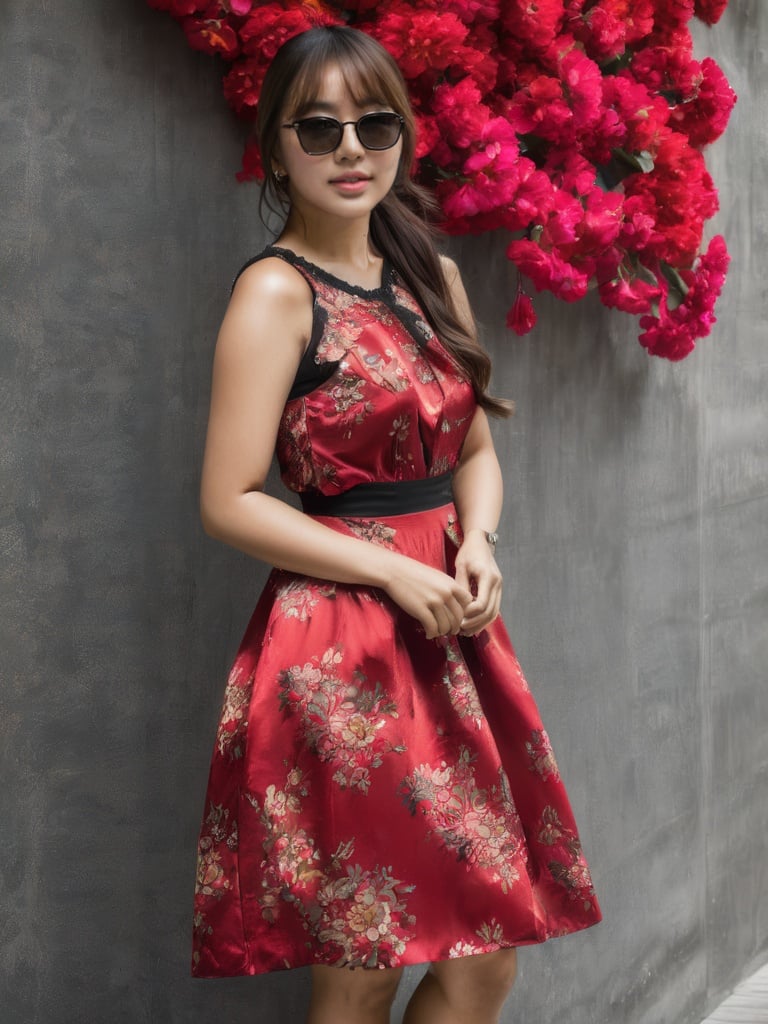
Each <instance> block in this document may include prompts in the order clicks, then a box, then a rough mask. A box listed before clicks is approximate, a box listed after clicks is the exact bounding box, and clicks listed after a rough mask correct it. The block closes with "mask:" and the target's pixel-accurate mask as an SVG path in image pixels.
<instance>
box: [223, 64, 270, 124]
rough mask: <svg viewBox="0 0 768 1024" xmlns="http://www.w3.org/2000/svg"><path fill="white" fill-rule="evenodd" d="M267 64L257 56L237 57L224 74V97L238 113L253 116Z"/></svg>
mask: <svg viewBox="0 0 768 1024" xmlns="http://www.w3.org/2000/svg"><path fill="white" fill-rule="evenodd" d="M266 73H267V64H266V62H265V61H262V60H259V59H258V58H257V57H242V56H241V57H238V58H237V60H236V61H234V62H233V64H232V67H231V68H230V69H229V71H228V72H227V74H226V75H225V76H224V97H225V99H226V100H227V103H229V105H230V107H232V109H233V110H234V111H236V112H237V113H238V114H241V115H244V116H250V117H254V116H255V111H256V105H257V103H258V102H259V93H260V92H261V84H262V82H263V81H264V75H265V74H266Z"/></svg>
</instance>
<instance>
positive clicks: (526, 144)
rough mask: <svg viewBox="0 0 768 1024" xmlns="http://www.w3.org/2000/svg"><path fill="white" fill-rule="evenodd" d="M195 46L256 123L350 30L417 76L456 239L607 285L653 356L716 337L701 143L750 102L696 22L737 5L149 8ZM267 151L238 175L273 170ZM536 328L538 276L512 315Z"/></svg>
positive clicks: (681, 352) (606, 295) (421, 157)
mask: <svg viewBox="0 0 768 1024" xmlns="http://www.w3.org/2000/svg"><path fill="white" fill-rule="evenodd" d="M148 3H149V4H150V5H151V6H152V7H155V8H158V9H160V10H165V11H168V12H169V13H170V14H171V15H173V17H175V18H176V19H177V20H178V21H179V22H180V23H181V25H182V27H183V29H184V31H185V33H186V35H187V39H188V40H189V43H190V45H191V46H193V47H195V48H196V49H201V50H204V51H206V52H209V53H212V54H219V55H220V56H221V57H223V58H224V59H225V60H227V61H229V62H230V63H231V68H230V70H229V72H228V73H227V75H226V76H225V79H224V93H225V96H226V98H227V101H228V102H229V103H230V105H231V106H232V107H233V109H234V110H236V111H237V112H238V113H239V114H241V115H242V116H244V117H247V118H253V116H254V114H255V109H256V105H257V103H258V99H259V91H260V88H261V83H262V81H263V78H264V74H265V72H266V69H267V67H268V65H269V63H270V61H271V60H272V58H273V56H274V55H275V53H276V52H277V50H278V48H279V47H280V46H281V45H282V43H283V42H285V41H286V40H287V39H289V38H291V37H292V36H294V35H296V34H298V33H299V32H302V31H304V30H306V29H307V28H310V27H312V26H315V25H330V24H352V25H355V26H356V27H357V28H361V29H363V30H364V31H366V32H368V33H369V34H370V35H372V36H374V37H375V38H376V39H378V40H379V41H380V42H381V43H382V45H384V46H385V47H386V48H387V49H388V50H389V51H390V53H392V54H393V56H394V57H395V59H396V60H397V61H398V63H399V65H400V67H401V69H402V71H403V74H404V75H405V77H406V79H407V81H408V84H409V88H410V92H411V97H412V100H413V105H414V109H415V111H416V116H417V123H418V128H419V138H418V147H417V159H418V166H417V169H416V173H417V176H418V179H419V180H420V181H421V182H422V184H425V185H428V186H430V187H432V188H433V189H434V191H435V192H436V194H437V197H438V199H439V201H440V204H441V208H442V210H443V214H444V227H445V228H446V230H447V231H449V232H451V233H455V234H461V233H468V232H472V233H477V232H482V231H488V230H492V229H498V228H506V229H507V230H508V231H509V232H511V233H513V236H514V237H513V239H512V240H511V241H510V242H509V244H508V246H507V255H508V256H509V258H510V259H511V260H512V261H513V262H514V263H515V264H516V266H517V268H518V271H519V272H520V273H521V274H523V275H526V276H527V277H529V278H530V279H531V281H532V283H533V285H534V286H535V288H536V289H538V290H539V291H540V290H542V289H546V290H549V291H551V292H553V293H554V294H555V295H557V296H559V297H560V298H562V299H565V300H566V301H568V302H574V301H576V300H578V299H580V298H582V297H583V296H584V295H585V294H586V292H587V290H588V288H590V287H596V288H597V290H598V293H599V295H600V297H601V299H602V301H603V303H604V304H605V305H606V306H609V307H612V308H616V309H620V310H623V311H625V312H628V313H633V314H639V315H640V316H641V317H642V319H641V321H640V325H641V327H642V328H643V332H644V333H643V334H642V335H641V337H640V341H641V344H643V345H644V346H645V347H646V348H647V349H648V351H649V352H651V353H653V354H654V355H662V356H666V357H667V358H669V359H681V358H682V357H683V356H685V355H687V354H688V353H689V352H690V351H691V350H692V349H693V347H694V345H695V341H696V339H697V338H700V337H704V336H705V335H707V334H709V332H710V329H711V325H712V323H714V321H715V318H714V315H713V308H714V302H715V299H716V298H717V296H718V295H719V293H720V290H721V289H722V285H723V281H724V280H725V272H726V268H727V265H728V253H727V250H726V247H725V243H724V241H723V240H722V238H719V237H718V238H716V239H714V240H713V241H712V243H711V244H710V246H709V249H708V250H707V252H706V253H705V254H704V255H699V252H700V249H701V244H702V237H703V229H704V223H705V222H706V220H707V219H708V218H710V217H712V215H713V214H714V213H715V211H716V210H717V192H716V190H715V187H714V185H713V182H712V179H711V177H710V176H709V174H708V173H707V170H706V167H705V164H704V159H703V157H702V154H701V148H702V147H703V146H706V145H708V144H709V143H711V142H713V141H714V140H715V139H717V138H718V137H719V136H720V135H721V134H722V132H723V131H724V129H725V127H726V124H727V122H728V118H729V115H730V112H731V109H732V108H733V104H734V103H735V101H736V96H735V94H734V92H733V90H732V89H731V87H730V86H729V84H728V81H727V79H726V77H725V75H724V74H723V72H722V71H721V69H720V68H719V67H718V65H717V63H716V62H715V61H714V60H712V59H711V58H705V59H704V60H703V61H701V62H699V61H697V60H695V59H694V57H693V46H692V41H691V35H690V31H689V28H688V25H689V22H690V20H691V19H692V18H693V17H694V16H697V17H699V18H701V19H702V20H703V21H705V22H706V23H707V24H710V25H712V24H715V23H716V22H717V21H718V19H719V18H720V17H721V15H722V13H723V11H724V10H725V8H726V6H727V0H503V2H502V0H419V2H417V0H391V2H387V3H376V2H374V0H272V2H264V0H148ZM262 174H263V172H262V168H261V166H260V163H259V159H258V151H257V147H256V146H255V145H249V146H247V147H246V152H245V156H244V161H243V169H242V170H241V171H240V172H239V174H238V178H239V179H240V180H246V179H251V178H255V177H261V176H262ZM535 322H536V314H535V311H534V309H533V303H532V302H531V299H530V298H529V296H528V295H527V294H526V292H525V290H524V288H523V286H522V283H518V290H517V294H516V298H515V301H514V304H513V306H512V308H511V309H510V312H509V315H508V317H507V324H508V326H509V327H510V328H511V329H512V330H514V331H516V332H517V333H518V334H523V333H525V332H526V331H528V330H530V329H531V327H532V326H533V325H534V323H535Z"/></svg>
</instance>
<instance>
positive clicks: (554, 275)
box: [507, 238, 589, 302]
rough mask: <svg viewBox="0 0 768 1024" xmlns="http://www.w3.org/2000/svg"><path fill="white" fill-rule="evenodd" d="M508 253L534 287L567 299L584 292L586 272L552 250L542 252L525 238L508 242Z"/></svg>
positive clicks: (571, 300)
mask: <svg viewBox="0 0 768 1024" xmlns="http://www.w3.org/2000/svg"><path fill="white" fill-rule="evenodd" d="M507 255H508V256H509V258H510V259H511V260H512V262H513V263H514V264H515V265H516V266H517V268H518V270H520V272H521V273H523V274H525V275H526V276H527V277H530V279H531V280H532V281H533V284H534V286H535V288H536V290H537V291H544V290H545V289H546V290H547V291H550V292H553V293H554V294H555V295H556V296H557V297H558V298H559V299H564V300H565V301H566V302H578V300H579V299H583V298H584V296H585V295H586V294H587V287H588V285H589V275H588V274H585V273H584V272H583V271H581V270H579V269H578V268H577V267H575V266H574V265H573V264H571V263H567V262H566V261H565V260H563V259H561V258H560V257H559V256H558V255H557V253H555V252H545V251H544V250H543V249H542V248H541V247H540V246H538V245H537V244H536V243H535V242H532V241H530V239H527V238H521V239H519V240H518V241H515V242H510V244H509V245H508V246H507Z"/></svg>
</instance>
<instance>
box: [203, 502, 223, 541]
mask: <svg viewBox="0 0 768 1024" xmlns="http://www.w3.org/2000/svg"><path fill="white" fill-rule="evenodd" d="M200 522H201V523H202V526H203V530H205V532H206V533H207V534H208V536H209V537H213V539H214V540H221V521H220V518H219V517H218V516H217V515H216V514H215V512H214V510H213V509H211V508H209V506H208V505H207V504H206V503H205V501H204V500H201V501H200Z"/></svg>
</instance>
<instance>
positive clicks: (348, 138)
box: [336, 121, 365, 160]
mask: <svg viewBox="0 0 768 1024" xmlns="http://www.w3.org/2000/svg"><path fill="white" fill-rule="evenodd" d="M363 153H365V147H364V146H363V145H362V143H361V142H360V139H358V137H357V128H356V125H355V122H350V121H347V123H346V124H344V125H342V128H341V142H340V143H339V144H338V146H337V147H336V156H337V157H341V158H342V159H343V160H350V159H354V158H355V157H359V156H362V155H363Z"/></svg>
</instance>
